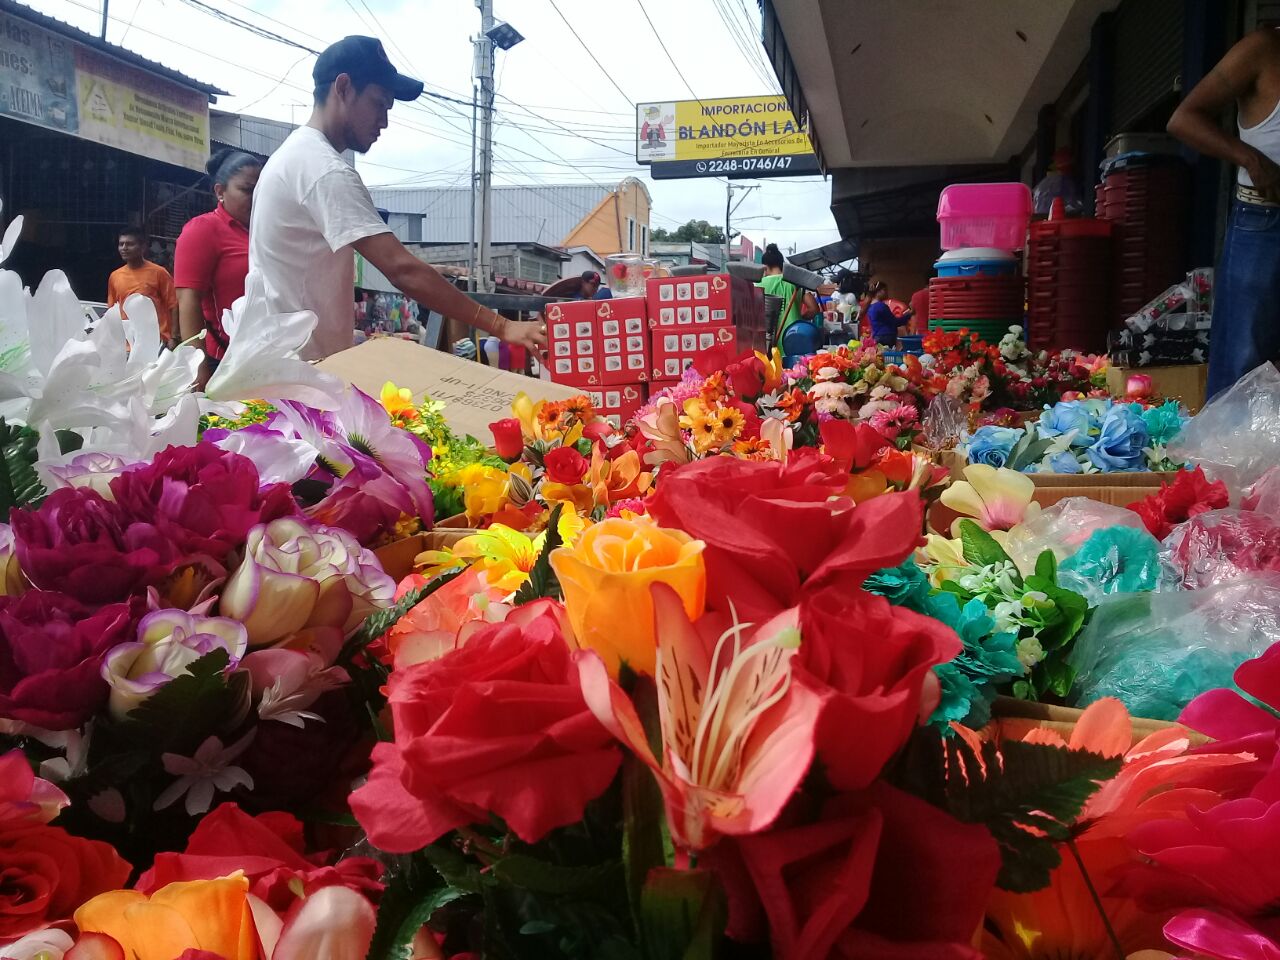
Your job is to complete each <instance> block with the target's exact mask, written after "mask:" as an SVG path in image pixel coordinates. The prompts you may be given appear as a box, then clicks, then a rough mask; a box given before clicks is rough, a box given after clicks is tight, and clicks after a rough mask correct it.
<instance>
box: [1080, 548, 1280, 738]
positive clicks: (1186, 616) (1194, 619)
mask: <svg viewBox="0 0 1280 960" xmlns="http://www.w3.org/2000/svg"><path fill="white" fill-rule="evenodd" d="M1277 642H1280V574H1274V573H1273V574H1258V575H1253V576H1248V577H1241V578H1239V579H1236V580H1230V581H1227V582H1225V583H1219V584H1215V585H1214V586H1211V587H1207V588H1205V589H1204V590H1180V591H1173V592H1169V593H1124V594H1116V595H1115V596H1114V597H1108V598H1107V599H1106V600H1104V601H1103V602H1102V603H1101V604H1099V605H1098V607H1097V609H1096V610H1094V613H1093V618H1092V620H1090V622H1089V625H1088V626H1087V627H1085V629H1084V632H1083V633H1081V635H1080V637H1079V639H1078V640H1077V641H1076V645H1075V649H1074V650H1072V652H1071V656H1070V658H1069V662H1070V664H1071V666H1073V667H1074V668H1075V670H1076V679H1075V685H1074V686H1073V687H1072V692H1071V700H1072V702H1073V704H1074V705H1075V706H1078V707H1083V706H1087V705H1088V704H1090V703H1093V702H1094V701H1095V700H1100V699H1102V698H1103V697H1117V698H1119V700H1120V701H1121V702H1122V703H1124V705H1125V706H1126V707H1128V708H1129V712H1130V713H1132V714H1133V715H1134V716H1136V717H1148V718H1150V719H1153V720H1173V719H1176V718H1177V716H1178V714H1179V713H1180V712H1181V711H1182V708H1183V707H1185V706H1186V705H1187V704H1188V703H1190V702H1191V700H1193V699H1194V698H1195V697H1197V696H1199V695H1200V694H1201V693H1204V692H1205V691H1206V690H1212V689H1214V688H1215V687H1229V686H1231V682H1232V681H1231V677H1232V674H1233V673H1234V672H1235V669H1236V667H1237V666H1239V665H1240V664H1241V663H1243V662H1244V661H1246V660H1248V659H1251V658H1252V657H1256V656H1259V655H1260V654H1262V653H1264V652H1265V651H1266V650H1267V649H1268V648H1269V647H1270V646H1271V645H1272V644H1273V643H1277Z"/></svg>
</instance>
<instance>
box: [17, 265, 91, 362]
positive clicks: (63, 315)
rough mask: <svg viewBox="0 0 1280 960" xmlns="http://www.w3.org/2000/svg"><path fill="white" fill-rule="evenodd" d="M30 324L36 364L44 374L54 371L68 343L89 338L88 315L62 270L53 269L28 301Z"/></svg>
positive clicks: (28, 330) (32, 354) (28, 328)
mask: <svg viewBox="0 0 1280 960" xmlns="http://www.w3.org/2000/svg"><path fill="white" fill-rule="evenodd" d="M27 325H28V326H27V335H28V336H29V337H30V338H31V360H32V363H34V364H35V367H36V369H37V370H38V371H40V372H41V373H44V374H48V373H49V372H50V370H51V369H52V367H53V363H54V360H55V359H56V358H57V356H58V354H59V353H60V352H62V350H63V348H64V346H66V345H67V344H68V343H70V342H71V341H73V340H85V339H86V337H85V328H86V327H87V326H88V325H89V321H88V317H87V316H86V314H85V310H84V307H82V306H81V305H80V300H79V298H78V297H77V296H76V295H75V291H74V290H72V289H71V282H70V281H69V280H68V279H67V275H66V274H65V273H63V272H62V271H61V270H50V271H49V272H48V273H46V274H45V275H44V279H42V280H41V281H40V286H38V287H37V288H36V292H35V294H34V295H33V296H32V297H31V298H30V300H29V302H28V303H27Z"/></svg>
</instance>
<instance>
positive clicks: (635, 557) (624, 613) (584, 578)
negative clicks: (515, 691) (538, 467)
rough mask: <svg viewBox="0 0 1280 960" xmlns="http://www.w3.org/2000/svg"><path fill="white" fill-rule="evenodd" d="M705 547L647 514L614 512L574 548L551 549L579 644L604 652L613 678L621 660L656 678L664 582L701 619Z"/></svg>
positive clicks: (681, 531) (553, 564) (704, 587)
mask: <svg viewBox="0 0 1280 960" xmlns="http://www.w3.org/2000/svg"><path fill="white" fill-rule="evenodd" d="M703 547H704V544H703V543H702V541H701V540H694V539H693V538H692V537H690V536H689V535H688V534H687V533H685V532H684V531H683V530H668V529H664V528H662V527H659V526H658V525H657V524H656V523H655V522H654V521H652V520H650V519H649V518H648V517H637V518H635V519H634V520H624V519H622V518H621V517H613V518H610V519H608V520H602V521H600V522H599V523H597V524H593V525H592V526H590V527H588V528H587V529H586V531H585V532H584V533H583V534H582V536H581V537H580V538H579V539H578V542H577V543H576V544H575V545H574V546H573V547H562V548H561V549H559V550H556V551H555V552H554V553H552V554H551V567H552V569H554V570H555V572H556V577H557V579H559V581H560V587H561V589H562V590H563V591H564V606H565V611H566V613H567V614H568V616H569V622H570V624H571V625H572V626H573V631H574V636H575V637H576V638H577V641H578V643H579V644H580V645H581V646H583V647H585V648H587V649H590V650H594V651H596V653H598V654H600V656H601V657H602V658H603V659H604V662H605V664H606V665H607V666H608V667H609V672H610V673H611V674H612V675H613V676H617V674H618V670H619V668H620V667H621V665H622V664H623V663H626V664H627V665H628V666H630V667H631V669H632V670H635V671H636V672H637V673H643V674H647V675H649V676H653V672H654V668H655V665H656V661H657V642H656V638H655V635H654V630H655V627H654V615H653V595H652V593H651V589H652V587H653V585H654V584H655V583H665V584H666V585H667V586H669V587H671V589H673V590H674V591H675V592H676V593H677V594H678V595H679V597H680V600H681V602H682V603H683V605H684V609H685V613H686V614H688V616H689V619H691V620H696V619H697V618H698V617H700V616H702V611H703V607H704V606H705V603H706V593H707V573H706V565H705V563H704V561H703V559H702V550H703Z"/></svg>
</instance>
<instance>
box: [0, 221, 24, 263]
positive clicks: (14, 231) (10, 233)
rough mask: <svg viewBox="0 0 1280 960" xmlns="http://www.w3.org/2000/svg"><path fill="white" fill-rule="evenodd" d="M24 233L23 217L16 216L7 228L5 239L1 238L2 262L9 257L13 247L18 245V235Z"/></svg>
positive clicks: (0, 257) (0, 255) (0, 258)
mask: <svg viewBox="0 0 1280 960" xmlns="http://www.w3.org/2000/svg"><path fill="white" fill-rule="evenodd" d="M21 234H22V217H21V216H17V217H14V218H13V220H11V221H10V223H9V226H8V227H6V228H5V231H4V239H2V240H0V263H4V262H5V261H6V260H7V259H9V254H11V253H13V248H14V247H16V246H17V245H18V237H19V236H20V235H21Z"/></svg>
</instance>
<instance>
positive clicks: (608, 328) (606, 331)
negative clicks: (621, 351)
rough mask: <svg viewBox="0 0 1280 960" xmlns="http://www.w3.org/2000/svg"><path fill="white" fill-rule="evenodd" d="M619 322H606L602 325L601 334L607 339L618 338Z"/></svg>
mask: <svg viewBox="0 0 1280 960" xmlns="http://www.w3.org/2000/svg"><path fill="white" fill-rule="evenodd" d="M618 326H619V324H618V321H617V320H606V321H604V322H603V323H602V324H600V332H601V333H602V334H603V335H604V336H606V337H616V336H617V335H618Z"/></svg>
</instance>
